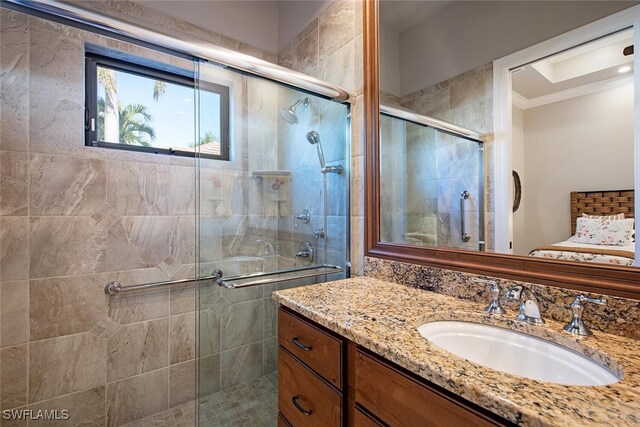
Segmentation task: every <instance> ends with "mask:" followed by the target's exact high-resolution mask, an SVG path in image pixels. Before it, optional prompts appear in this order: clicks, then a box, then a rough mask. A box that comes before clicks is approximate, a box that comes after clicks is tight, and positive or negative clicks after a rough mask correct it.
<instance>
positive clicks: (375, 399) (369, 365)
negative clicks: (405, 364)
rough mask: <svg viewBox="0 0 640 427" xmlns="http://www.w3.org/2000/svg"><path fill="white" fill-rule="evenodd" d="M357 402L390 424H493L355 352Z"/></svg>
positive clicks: (434, 390)
mask: <svg viewBox="0 0 640 427" xmlns="http://www.w3.org/2000/svg"><path fill="white" fill-rule="evenodd" d="M355 365H356V402H357V403H358V404H360V405H362V406H363V407H365V408H367V410H369V411H371V413H373V414H375V416H376V417H377V418H379V419H380V420H382V421H383V422H384V423H386V424H388V425H390V426H394V427H395V426H407V427H411V426H421V427H427V426H434V427H442V426H452V427H453V426H462V425H463V426H465V427H471V426H491V425H496V424H495V423H494V422H492V421H491V420H490V419H488V418H486V417H485V416H484V415H482V414H480V413H479V412H476V411H475V410H474V409H472V408H470V407H465V406H464V405H463V404H460V403H458V402H455V401H454V400H452V399H451V398H449V397H448V396H447V395H446V394H444V393H443V392H441V391H440V390H438V389H436V388H430V387H428V386H427V385H425V384H420V383H419V382H417V381H416V380H414V379H413V378H411V377H409V376H407V375H405V374H404V373H403V372H401V371H399V370H398V369H396V368H395V367H393V366H391V365H389V364H387V363H384V362H382V361H380V360H378V359H377V358H374V357H372V356H370V355H369V354H366V353H364V352H362V351H360V350H358V351H357V352H356V363H355Z"/></svg>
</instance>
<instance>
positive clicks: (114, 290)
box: [104, 264, 344, 296]
mask: <svg viewBox="0 0 640 427" xmlns="http://www.w3.org/2000/svg"><path fill="white" fill-rule="evenodd" d="M320 269H324V270H328V271H313V270H320ZM312 271H313V272H312ZM343 271H344V269H343V268H342V267H338V266H336V265H330V264H322V265H315V266H310V267H299V268H292V269H289V270H281V271H273V272H270V273H254V274H246V275H244V276H233V277H227V278H226V279H224V280H223V279H222V276H223V273H222V271H221V270H215V271H213V272H212V273H211V276H207V277H199V278H193V279H180V280H167V281H165V282H154V283H145V284H142V285H131V286H122V284H121V283H120V282H118V281H115V280H114V281H111V282H109V283H107V285H106V286H105V287H104V293H105V294H107V295H110V296H115V295H118V294H119V293H122V292H131V291H140V290H143V289H149V288H157V287H161V286H169V285H177V284H180V283H190V282H195V281H200V280H215V281H216V284H217V285H218V286H222V287H224V288H227V289H234V288H244V287H248V286H257V285H265V284H267V283H275V282H282V281H285V280H293V279H303V278H307V277H315V276H324V275H325V274H335V273H341V272H343ZM300 272H301V273H302V274H298V275H295V276H292V277H272V278H270V279H261V278H263V277H268V276H275V275H278V274H289V273H300ZM247 279H258V280H252V281H250V282H246V283H240V284H235V283H229V282H235V281H238V280H247Z"/></svg>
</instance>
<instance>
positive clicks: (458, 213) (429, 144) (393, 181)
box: [380, 110, 484, 250]
mask: <svg viewBox="0 0 640 427" xmlns="http://www.w3.org/2000/svg"><path fill="white" fill-rule="evenodd" d="M392 111H393V110H390V111H389V113H390V112H392ZM389 113H387V114H384V113H383V114H382V115H381V117H380V206H381V207H380V209H381V212H380V221H381V223H380V234H381V236H380V237H381V240H382V241H383V242H402V243H407V244H410V245H420V246H437V247H443V248H450V247H451V248H462V249H480V250H482V246H483V245H484V227H481V224H483V223H484V210H483V209H481V207H482V206H483V199H484V156H483V154H482V152H483V143H482V141H480V140H479V139H472V138H464V137H461V136H458V135H455V134H453V133H449V132H445V131H443V130H440V129H437V128H435V127H432V126H427V125H425V124H419V123H415V122H410V121H407V120H403V119H401V118H398V117H394V116H393V115H391V114H389Z"/></svg>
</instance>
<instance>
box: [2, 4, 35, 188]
mask: <svg viewBox="0 0 640 427" xmlns="http://www.w3.org/2000/svg"><path fill="white" fill-rule="evenodd" d="M1 13H2V15H1V16H0V31H1V36H0V50H1V51H2V62H1V63H0V70H1V72H0V92H2V96H1V97H0V109H1V110H2V126H0V149H2V150H13V151H27V150H28V148H29V18H28V16H27V15H23V14H21V13H17V12H11V11H9V10H7V9H2V12H1ZM3 196H4V195H3Z"/></svg>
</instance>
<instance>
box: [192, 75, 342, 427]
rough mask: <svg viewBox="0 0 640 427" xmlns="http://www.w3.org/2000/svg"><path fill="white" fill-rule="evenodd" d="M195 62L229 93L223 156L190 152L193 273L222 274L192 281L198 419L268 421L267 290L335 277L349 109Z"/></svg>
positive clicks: (271, 320) (270, 344)
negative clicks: (226, 156)
mask: <svg viewBox="0 0 640 427" xmlns="http://www.w3.org/2000/svg"><path fill="white" fill-rule="evenodd" d="M198 66H199V71H198V78H199V81H200V83H215V84H223V85H226V86H228V87H229V88H230V93H231V95H230V98H231V106H232V107H231V113H230V116H231V120H230V122H231V129H230V134H231V135H232V138H231V141H232V144H231V147H230V161H229V162H219V161H214V160H210V159H207V158H205V156H202V155H201V156H200V157H199V158H198V161H197V168H196V177H197V183H198V185H197V187H198V202H199V203H198V209H197V215H196V217H197V226H198V233H197V239H196V240H197V253H198V265H197V271H198V275H199V276H200V277H205V276H209V275H211V274H212V272H214V271H220V272H222V278H221V279H220V280H219V281H218V283H219V285H220V286H219V285H215V286H200V287H199V288H198V303H197V306H198V310H199V317H198V328H197V329H198V337H199V340H198V359H197V360H198V369H197V370H198V419H199V425H202V426H217V425H240V424H243V423H246V424H248V425H265V426H266V425H272V426H275V425H276V421H277V373H276V369H277V367H276V360H277V345H278V344H277V338H276V335H277V334H276V331H277V317H276V315H277V307H276V304H275V303H274V301H273V300H272V299H271V293H272V292H273V291H274V290H276V289H285V288H289V287H294V286H300V285H305V284H311V283H316V282H319V281H327V280H333V279H338V278H343V277H345V275H346V274H347V272H346V270H347V261H348V254H347V248H348V245H347V238H346V236H347V235H348V232H347V230H348V229H347V227H348V222H349V221H348V218H349V216H348V214H349V213H348V200H349V197H348V182H349V171H348V167H347V165H348V161H347V160H346V159H348V158H349V153H348V152H347V149H348V146H349V144H348V139H347V135H348V129H349V121H348V117H349V109H348V106H347V105H344V104H340V103H337V102H333V101H330V100H327V99H324V98H322V97H319V96H315V95H313V94H311V93H304V92H302V91H300V90H296V89H293V88H291V87H285V86H283V85H278V84H276V83H273V82H271V81H268V80H264V79H257V78H254V77H248V76H246V75H243V74H240V73H237V72H234V71H230V70H224V69H221V68H219V67H215V66H213V65H210V64H207V63H199V64H198ZM200 94H202V92H200ZM199 101H200V103H202V102H203V100H202V97H199ZM206 113H207V109H206V108H200V113H199V123H200V126H199V132H200V135H199V137H198V139H199V138H201V137H202V136H203V130H202V129H204V126H203V124H204V123H206V121H207V117H206V116H205V115H206ZM201 147H204V146H201ZM200 154H202V152H201V153H200ZM288 278H289V279H291V278H293V279H292V280H285V279H288ZM283 280H284V281H283Z"/></svg>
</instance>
